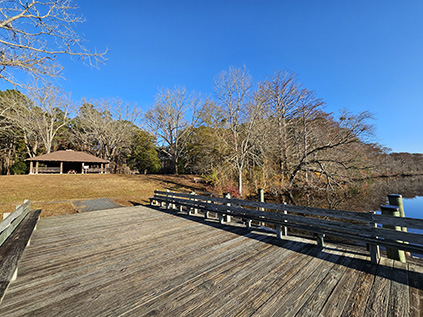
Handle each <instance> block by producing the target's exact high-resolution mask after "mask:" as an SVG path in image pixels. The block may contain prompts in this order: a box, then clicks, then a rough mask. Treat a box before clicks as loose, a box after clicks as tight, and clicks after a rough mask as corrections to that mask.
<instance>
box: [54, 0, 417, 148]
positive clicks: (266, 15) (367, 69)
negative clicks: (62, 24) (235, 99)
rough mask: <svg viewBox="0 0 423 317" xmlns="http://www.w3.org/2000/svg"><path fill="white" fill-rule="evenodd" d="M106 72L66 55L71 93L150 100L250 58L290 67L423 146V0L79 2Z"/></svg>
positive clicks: (389, 133)
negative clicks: (164, 89)
mask: <svg viewBox="0 0 423 317" xmlns="http://www.w3.org/2000/svg"><path fill="white" fill-rule="evenodd" d="M76 3H77V5H78V6H79V8H80V9H79V11H80V13H81V14H83V15H84V17H85V19H86V22H85V23H84V24H83V25H80V26H79V27H78V31H79V32H80V33H83V34H84V37H85V38H86V39H88V40H89V42H88V43H86V46H87V47H90V48H92V47H96V48H97V49H100V50H101V49H105V48H108V50H109V52H108V54H107V59H108V60H107V62H106V64H105V65H103V66H101V68H100V69H99V70H97V69H91V68H89V67H86V66H83V65H82V64H81V63H78V62H72V61H71V60H70V59H69V58H63V59H61V61H62V65H63V66H64V67H65V69H64V75H65V77H66V78H67V81H63V82H62V85H63V87H64V89H65V90H66V91H68V92H72V98H73V99H74V100H79V99H80V98H82V97H87V98H88V99H91V98H108V97H119V98H121V99H123V100H125V101H128V102H137V103H138V106H139V107H140V108H141V109H142V110H146V109H148V107H149V106H150V105H151V104H152V103H153V102H154V96H155V94H156V93H157V91H158V89H159V88H161V87H169V88H173V87H174V86H175V85H183V86H186V87H187V89H188V90H195V91H198V92H202V93H203V94H205V95H212V92H213V81H214V78H215V76H216V75H217V74H218V73H219V72H220V71H221V70H225V69H227V68H228V67H229V66H235V67H240V66H242V65H246V67H247V68H248V70H249V71H250V73H251V75H252V76H253V78H254V80H255V81H260V80H263V79H264V78H265V77H266V76H267V75H270V74H272V73H273V72H275V71H278V70H290V71H293V72H295V73H296V74H297V76H298V80H299V81H300V82H302V83H303V84H304V86H305V87H306V88H308V89H311V90H314V91H315V92H316V95H317V96H318V97H320V98H322V99H323V100H324V101H325V102H326V108H325V110H326V111H327V112H337V111H338V110H339V109H341V108H344V107H346V108H348V109H350V110H351V111H353V112H360V111H363V110H369V111H370V112H372V113H374V114H375V118H376V120H375V121H374V122H373V123H374V125H375V128H376V129H375V132H376V139H375V141H376V142H378V143H380V144H382V145H384V146H387V147H389V148H392V150H393V151H395V152H400V151H407V152H417V153H423V125H422V121H423V105H422V100H423V1H422V0H413V1H411V0H396V1H392V0H372V1H357V0H355V1H352V0H348V1H347V0H345V1H343V0H334V1H326V0H320V1H317V0H314V1H313V0H290V1H283V0H280V1H266V0H237V1H235V0H227V1H223V0H222V1H221V0H214V1H198V0H196V1H183V0H179V1H171V0H169V1H160V0H155V1H143V0H140V1H135V0H133V1H128V0H127V1H125V0H121V1H115V0H113V1H112V0H89V1H82V0H79V1H76Z"/></svg>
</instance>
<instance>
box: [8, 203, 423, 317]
mask: <svg viewBox="0 0 423 317" xmlns="http://www.w3.org/2000/svg"><path fill="white" fill-rule="evenodd" d="M360 250H361V249H360ZM385 262H386V259H385V260H382V265H379V266H378V265H372V264H371V263H370V262H369V261H368V257H367V256H366V255H365V254H364V255H363V254H362V253H361V251H357V250H355V251H352V252H351V250H346V249H344V247H342V246H340V245H338V244H331V243H328V244H327V247H326V248H323V249H319V248H317V247H316V246H315V244H314V242H313V241H310V240H307V239H302V238H298V237H292V236H290V237H284V240H277V239H276V238H275V236H274V234H273V233H265V232H256V231H254V230H253V231H247V230H246V229H245V228H244V227H241V226H240V225H237V224H232V225H226V224H225V225H223V226H221V225H219V224H218V223H217V221H216V220H213V219H212V220H210V219H209V220H204V219H203V218H202V217H200V216H186V215H183V214H176V213H175V212H169V211H165V210H157V209H152V208H146V207H142V206H140V207H131V208H120V209H119V210H104V211H95V212H89V213H82V214H76V215H70V216H60V217H53V218H44V219H41V221H40V222H39V225H38V230H37V231H35V233H34V235H33V238H32V244H31V245H30V246H29V247H28V248H27V249H26V250H25V252H24V254H23V258H22V260H21V262H20V265H19V271H20V275H19V276H18V279H17V280H16V281H15V282H13V283H12V284H11V285H10V288H9V290H8V291H7V293H6V296H5V299H4V302H3V305H1V306H0V315H2V316H3V315H6V316H21V315H35V316H36V315H42V316H45V315H48V316H87V315H89V316H110V315H113V316H119V315H121V316H123V315H125V316H127V315H129V316H142V315H154V314H156V315H162V316H163V315H165V316H176V315H191V316H192V315H226V316H234V315H257V316H267V315H294V314H297V315H323V316H334V315H336V316H339V315H341V314H342V315H345V316H346V315H348V316H350V315H365V313H368V314H370V315H372V314H375V313H382V314H397V315H401V314H403V313H404V312H407V311H408V310H409V311H410V314H411V315H413V316H419V315H420V314H421V303H422V302H423V300H422V290H423V285H422V284H421V283H422V282H421V280H422V279H421V277H422V271H421V267H418V266H416V265H414V264H413V265H412V264H410V265H406V267H408V266H409V267H410V270H409V271H407V268H406V267H405V268H404V267H402V266H401V264H399V263H395V264H392V263H393V262H392V261H390V266H388V267H387V265H386V263H385ZM388 262H389V261H388ZM419 270H420V271H419ZM416 278H418V279H419V281H415V280H416ZM408 283H410V285H411V286H410V287H408ZM386 287H388V291H386ZM380 293H381V294H380ZM374 294H378V296H379V297H380V298H382V302H378V303H376V302H375V301H373V300H370V297H372V296H374ZM404 294H406V295H405V296H403V295H404ZM394 295H395V297H392V296H394ZM366 309H367V310H366Z"/></svg>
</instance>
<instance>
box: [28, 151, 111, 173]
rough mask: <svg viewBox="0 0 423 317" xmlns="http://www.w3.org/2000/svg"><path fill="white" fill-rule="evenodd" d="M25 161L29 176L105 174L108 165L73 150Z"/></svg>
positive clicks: (94, 157) (89, 155) (100, 159)
mask: <svg viewBox="0 0 423 317" xmlns="http://www.w3.org/2000/svg"><path fill="white" fill-rule="evenodd" d="M25 161H29V174H39V173H53V174H64V173H67V174H86V173H100V174H103V173H106V167H107V166H108V164H109V163H110V162H109V161H108V160H104V159H102V158H99V157H96V156H94V155H91V154H88V153H85V152H80V151H74V150H64V151H56V152H52V153H48V154H44V155H40V156H37V157H31V158H28V159H26V160H25ZM34 162H35V166H34Z"/></svg>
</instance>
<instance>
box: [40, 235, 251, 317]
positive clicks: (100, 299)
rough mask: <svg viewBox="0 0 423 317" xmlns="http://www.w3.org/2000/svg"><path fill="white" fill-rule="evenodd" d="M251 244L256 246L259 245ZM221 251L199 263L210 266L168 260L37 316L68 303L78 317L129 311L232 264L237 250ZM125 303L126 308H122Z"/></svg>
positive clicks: (84, 291) (85, 291) (63, 299)
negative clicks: (89, 314)
mask: <svg viewBox="0 0 423 317" xmlns="http://www.w3.org/2000/svg"><path fill="white" fill-rule="evenodd" d="M234 240H237V241H234ZM243 242H245V241H241V238H235V239H232V243H231V245H232V247H233V246H234V244H239V249H241V251H242V250H243V249H244V245H245V244H246V243H243ZM251 242H252V243H254V242H256V241H251ZM247 243H248V241H247ZM222 244H223V243H222ZM227 246H229V245H227ZM222 249H223V248H219V249H217V250H216V252H215V254H211V253H208V254H204V255H203V256H201V257H199V259H200V261H205V260H206V259H209V260H210V262H206V263H205V264H206V265H205V266H198V267H194V269H191V267H190V266H188V265H186V264H187V263H189V262H188V261H186V260H185V261H182V263H180V261H174V259H168V260H167V262H166V263H164V262H160V260H159V262H157V263H156V264H155V265H151V266H149V267H147V268H143V269H141V270H139V271H136V272H134V273H133V274H130V275H124V276H122V278H120V279H111V280H109V281H107V282H104V280H103V283H102V284H101V285H97V286H96V287H90V288H85V289H82V291H81V289H79V290H78V291H77V292H73V294H67V296H61V297H60V298H57V299H56V300H55V302H53V303H51V304H50V305H48V306H43V307H41V308H40V309H38V310H36V311H34V312H35V313H36V314H43V313H47V312H49V313H50V312H51V310H54V309H56V307H57V304H59V306H62V307H68V306H69V303H74V302H78V307H73V306H72V304H71V307H72V311H73V313H74V314H75V315H76V316H78V315H81V314H83V313H84V311H86V310H87V309H88V307H89V310H90V313H92V314H94V315H99V314H100V315H101V313H102V312H103V311H108V313H110V311H112V310H113V309H120V310H124V311H126V310H128V309H130V307H131V306H132V305H134V303H135V304H137V303H139V302H143V301H148V300H150V299H151V298H154V297H155V296H157V294H160V293H161V292H164V291H167V290H169V289H171V288H174V287H177V285H180V284H181V282H182V281H185V280H188V279H190V278H193V277H195V276H196V275H198V274H201V273H202V272H203V271H206V270H209V269H212V268H213V267H215V266H216V265H218V264H220V263H223V262H225V261H230V259H231V258H232V257H233V254H234V251H233V250H235V249H234V248H228V250H226V251H223V252H222ZM197 260H198V259H197ZM193 264H195V263H193ZM158 273H159V274H158ZM117 289H119V292H118V293H117V291H116V290H117ZM93 298H95V299H96V300H95V301H94V302H93V301H92V299H93ZM122 302H124V303H125V304H124V305H123V304H122Z"/></svg>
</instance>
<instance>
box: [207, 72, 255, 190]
mask: <svg viewBox="0 0 423 317" xmlns="http://www.w3.org/2000/svg"><path fill="white" fill-rule="evenodd" d="M215 94H216V96H217V98H218V107H217V108H216V112H215V114H214V116H215V117H219V116H220V124H221V129H218V130H216V131H221V141H222V142H224V143H226V148H227V151H228V152H227V155H226V159H227V161H228V162H229V163H230V164H231V166H232V167H233V169H234V170H235V171H236V173H237V178H238V191H239V193H240V195H242V190H243V173H244V171H245V167H246V163H247V160H248V158H249V157H251V155H252V154H253V153H254V152H253V149H254V146H255V144H256V142H257V141H258V140H257V138H254V136H255V134H254V132H255V131H256V129H255V128H256V124H257V122H258V120H259V118H260V116H261V115H262V102H261V99H260V98H256V97H257V96H256V97H255V96H254V94H253V93H252V78H251V76H250V75H249V74H248V72H247V69H246V67H245V66H244V67H243V68H239V69H237V68H234V67H230V68H229V70H228V71H222V72H221V73H220V74H219V75H218V77H217V78H216V80H215Z"/></svg>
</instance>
